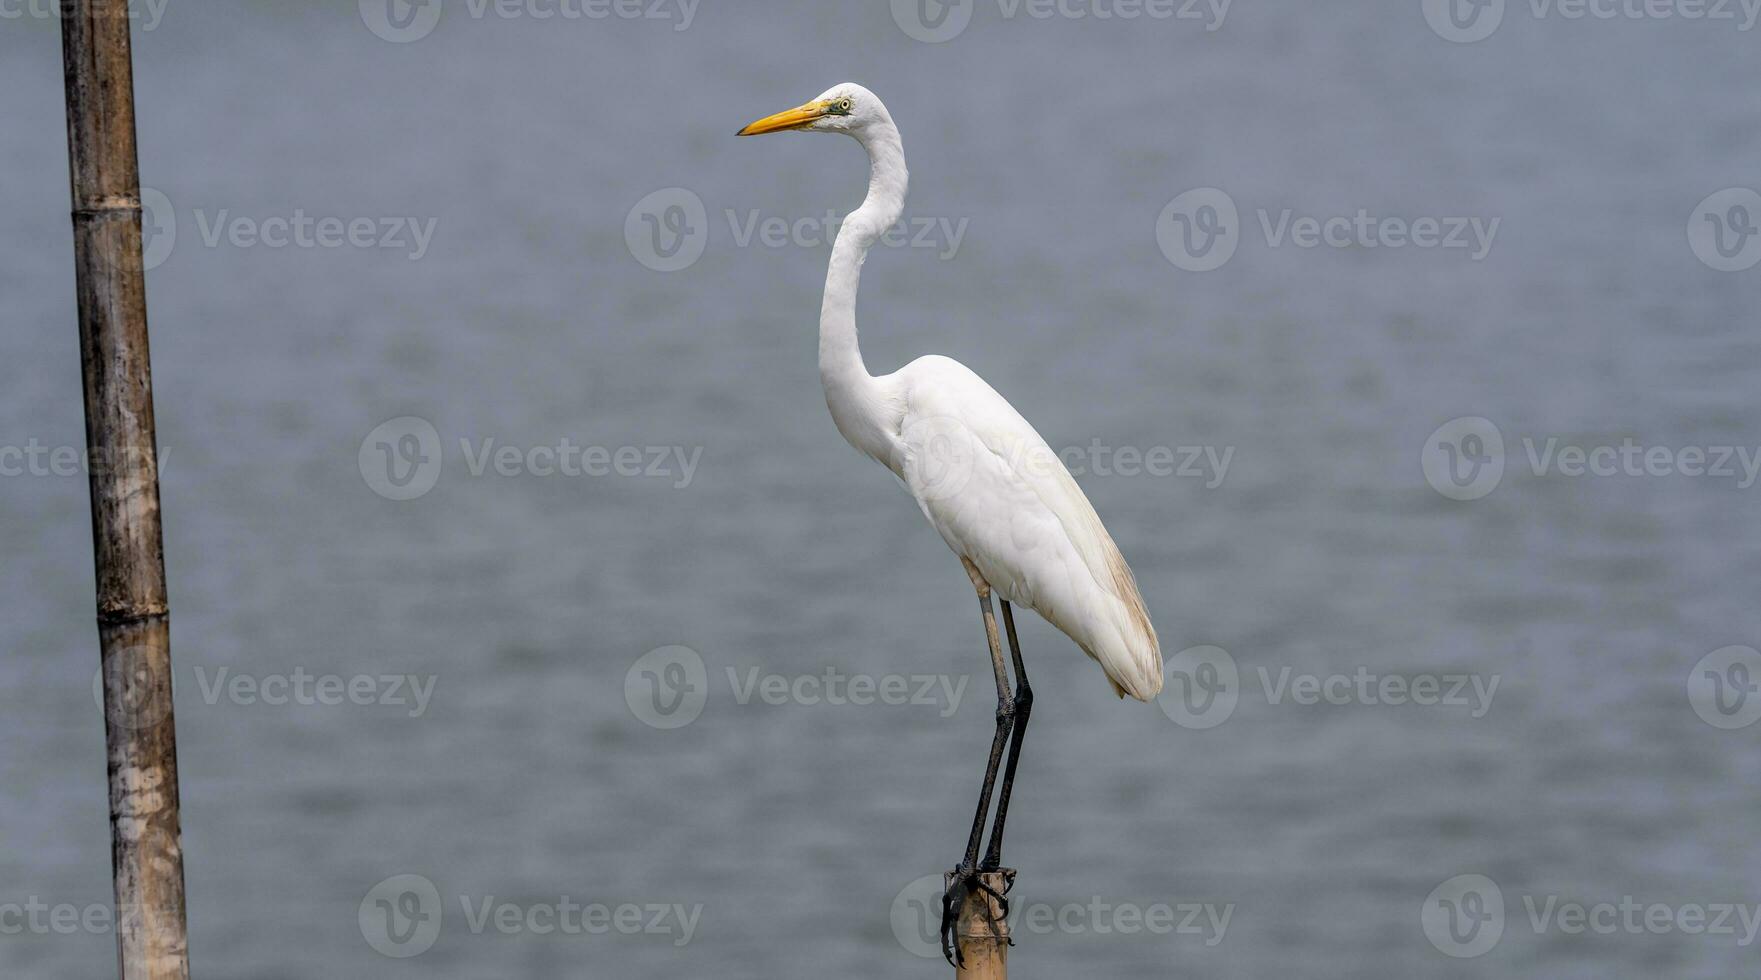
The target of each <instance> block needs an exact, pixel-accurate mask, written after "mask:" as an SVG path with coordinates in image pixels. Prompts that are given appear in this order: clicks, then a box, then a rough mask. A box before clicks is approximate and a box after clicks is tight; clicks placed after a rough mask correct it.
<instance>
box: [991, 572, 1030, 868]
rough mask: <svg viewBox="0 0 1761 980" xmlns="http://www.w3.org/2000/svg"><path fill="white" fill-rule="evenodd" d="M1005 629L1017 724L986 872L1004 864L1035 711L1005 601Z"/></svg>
mask: <svg viewBox="0 0 1761 980" xmlns="http://www.w3.org/2000/svg"><path fill="white" fill-rule="evenodd" d="M1003 629H1004V631H1005V632H1006V633H1008V635H1009V658H1010V659H1011V660H1013V661H1014V663H1015V724H1014V728H1013V737H1012V738H1011V739H1010V741H1009V762H1008V764H1007V765H1006V766H1004V768H1003V788H1002V789H1001V790H1000V791H999V792H998V794H997V821H996V823H995V824H994V825H992V827H991V846H990V847H988V848H986V849H985V855H984V864H982V865H980V867H981V868H983V869H984V870H986V871H995V870H996V869H997V868H1000V867H1002V865H1003V825H1004V824H1005V823H1006V822H1007V821H1008V819H1009V793H1010V791H1011V790H1013V789H1014V788H1015V766H1016V765H1017V764H1018V763H1020V762H1021V740H1022V739H1023V738H1025V737H1026V736H1027V719H1028V717H1029V716H1030V715H1032V714H1033V688H1032V687H1030V686H1028V683H1027V666H1026V665H1025V664H1023V663H1022V662H1021V641H1020V640H1018V639H1016V638H1015V613H1014V610H1012V609H1010V608H1009V603H1008V600H1003Z"/></svg>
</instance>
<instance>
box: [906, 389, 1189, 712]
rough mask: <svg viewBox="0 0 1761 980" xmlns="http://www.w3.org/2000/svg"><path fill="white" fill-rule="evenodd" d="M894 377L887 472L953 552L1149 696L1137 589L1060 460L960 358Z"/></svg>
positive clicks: (1150, 678) (1145, 630)
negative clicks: (895, 421) (894, 431)
mask: <svg viewBox="0 0 1761 980" xmlns="http://www.w3.org/2000/svg"><path fill="white" fill-rule="evenodd" d="M890 380H892V381H893V382H894V384H895V386H896V387H895V388H894V390H895V391H896V392H897V396H898V399H899V402H900V403H901V408H902V409H903V413H902V418H901V422H900V432H899V443H898V445H899V450H898V459H897V460H895V462H894V471H895V472H896V473H898V474H899V476H900V478H901V479H902V480H903V481H904V483H905V485H906V488H907V489H909V490H910V491H911V494H912V496H913V497H915V498H916V499H917V502H918V505H919V506H920V507H921V508H922V509H923V514H924V516H925V517H926V518H928V519H929V522H930V523H931V524H932V525H934V526H935V528H936V530H937V531H938V532H940V533H941V535H942V538H943V540H945V541H946V542H947V543H948V546H949V547H951V548H953V549H954V551H955V552H956V553H957V554H960V555H963V556H964V557H966V558H968V559H969V560H971V561H972V563H973V564H975V565H977V566H978V568H979V571H981V572H982V573H983V574H984V576H985V578H986V580H987V581H989V582H990V584H991V586H992V588H994V589H996V590H997V591H998V592H999V593H1000V594H1001V595H1002V596H1003V597H1004V598H1006V599H1008V600H1010V601H1011V602H1014V603H1017V604H1019V605H1025V606H1028V607H1029V608H1031V609H1033V610H1034V611H1036V612H1038V613H1039V614H1040V615H1041V616H1044V617H1045V618H1046V620H1047V621H1048V622H1050V623H1051V624H1052V625H1054V626H1056V627H1058V628H1059V629H1060V630H1062V631H1063V632H1064V633H1065V634H1066V635H1068V636H1069V637H1070V638H1071V639H1073V640H1075V641H1076V643H1077V645H1078V646H1080V647H1081V648H1082V649H1083V651H1084V652H1086V653H1087V654H1088V655H1089V656H1090V657H1093V658H1094V659H1095V660H1096V661H1097V662H1098V663H1099V664H1100V665H1101V667H1102V669H1104V670H1105V671H1106V673H1107V677H1108V679H1109V680H1110V681H1111V682H1112V684H1113V688H1114V690H1115V691H1116V692H1117V693H1119V694H1120V696H1121V697H1123V696H1124V695H1126V694H1130V695H1132V696H1133V697H1135V698H1137V699H1139V700H1144V701H1147V700H1149V699H1150V698H1153V697H1155V696H1156V694H1158V693H1159V692H1160V691H1161V688H1162V659H1161V652H1160V648H1159V646H1158V642H1157V640H1156V631H1155V627H1154V626H1152V625H1151V624H1150V619H1149V613H1148V612H1147V611H1146V610H1145V608H1144V604H1143V597H1142V596H1141V595H1140V594H1139V592H1138V589H1137V582H1136V580H1135V578H1134V577H1133V575H1132V574H1131V568H1130V566H1129V565H1127V564H1126V563H1125V558H1124V556H1122V555H1121V554H1120V553H1119V548H1118V546H1117V545H1116V544H1114V542H1113V538H1112V536H1111V535H1109V534H1108V533H1107V529H1106V527H1105V526H1104V525H1103V524H1102V523H1101V519H1100V517H1099V515H1097V514H1096V513H1095V510H1094V506H1093V505H1092V504H1090V503H1089V501H1088V497H1087V496H1085V495H1084V494H1083V492H1082V488H1081V487H1079V486H1077V483H1076V480H1075V478H1073V477H1072V476H1071V475H1070V471H1069V470H1068V469H1067V468H1065V466H1064V464H1063V461H1062V460H1060V459H1059V458H1058V455H1057V454H1056V453H1054V452H1053V451H1052V449H1051V448H1050V447H1049V446H1047V445H1046V442H1045V440H1044V439H1042V438H1041V437H1040V435H1039V433H1038V432H1036V431H1035V430H1034V428H1033V426H1031V425H1029V424H1028V422H1027V420H1026V419H1024V418H1022V417H1021V415H1020V413H1018V412H1016V411H1015V408H1014V407H1013V406H1012V405H1010V404H1009V402H1008V401H1007V400H1006V399H1004V398H1003V396H1002V395H1000V394H998V393H997V392H996V390H995V389H993V388H991V386H990V385H988V384H986V383H985V381H984V379H983V378H980V377H979V376H978V375H977V374H975V373H974V372H973V371H971V370H970V369H968V368H967V367H966V366H965V365H963V364H961V363H959V362H958V361H955V360H952V359H950V358H946V357H939V356H932V357H924V358H920V359H918V360H916V361H913V362H912V363H910V364H908V365H906V366H905V367H904V368H902V369H901V370H900V371H899V372H898V373H897V374H895V375H894V376H893V377H892V379H890Z"/></svg>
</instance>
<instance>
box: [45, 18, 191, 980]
mask: <svg viewBox="0 0 1761 980" xmlns="http://www.w3.org/2000/svg"><path fill="white" fill-rule="evenodd" d="M60 3H61V49H62V61H63V67H64V69H65V72H66V81H67V145H68V156H69V161H70V164H71V168H70V169H71V173H72V183H73V236H74V260H75V266H76V272H77V276H78V290H79V318H80V362H81V367H82V369H83V371H84V375H85V404H86V444H87V458H88V462H89V468H90V471H91V496H92V540H93V558H94V565H95V568H96V571H97V600H98V640H99V645H100V647H101V649H102V663H103V668H102V673H103V678H104V728H105V742H106V746H107V749H108V759H109V773H110V838H111V861H112V866H113V869H114V872H115V878H116V916H115V928H116V942H117V959H118V970H119V973H120V976H121V977H122V978H123V980H187V978H188V977H189V957H188V942H187V938H186V926H185V917H184V890H183V847H182V831H181V829H180V825H179V817H178V793H177V734H176V722H175V720H174V718H173V715H172V709H171V703H172V702H171V621H170V616H169V611H168V607H167V604H166V595H165V558H164V547H163V543H162V535H161V531H160V523H159V469H158V450H157V442H156V441H155V439H156V437H155V432H154V425H153V384H152V374H151V371H150V369H149V366H148V356H147V297H146V283H145V281H144V273H143V271H142V268H141V200H140V169H139V164H138V161H137V158H136V153H135V116H134V70H133V63H132V55H131V52H130V48H129V19H128V2H127V0H60Z"/></svg>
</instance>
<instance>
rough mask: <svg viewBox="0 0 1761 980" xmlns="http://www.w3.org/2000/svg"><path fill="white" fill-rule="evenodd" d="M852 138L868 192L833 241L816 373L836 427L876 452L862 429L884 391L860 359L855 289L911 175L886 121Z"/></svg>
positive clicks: (900, 205)
mask: <svg viewBox="0 0 1761 980" xmlns="http://www.w3.org/2000/svg"><path fill="white" fill-rule="evenodd" d="M857 139H858V140H859V141H860V142H861V143H862V146H863V148H864V149H866V150H867V151H868V164H869V177H868V197H867V198H866V199H865V200H864V201H863V202H862V206H861V207H859V208H857V209H856V210H855V211H852V212H851V213H850V214H849V216H848V217H846V218H845V219H844V223H843V226H842V227H841V228H839V229H838V239H837V241H836V242H835V243H833V245H832V259H831V265H830V267H829V268H828V269H827V270H826V277H825V301H824V303H823V305H822V306H821V307H820V311H819V376H820V381H821V382H822V383H823V384H824V385H825V396H826V405H827V407H829V408H830V409H831V412H832V420H833V421H834V422H836V423H837V426H838V431H839V432H841V433H843V435H844V438H845V439H848V440H849V441H850V442H851V443H852V444H854V445H855V446H856V447H857V448H858V449H862V450H864V451H866V452H869V453H871V454H876V455H878V454H877V452H876V450H877V448H878V447H876V446H875V445H874V444H873V437H874V436H875V435H876V433H871V432H869V431H867V430H868V429H869V428H870V427H872V426H874V425H876V424H878V422H879V418H880V413H881V411H882V410H883V408H884V406H883V405H882V404H881V403H882V401H883V400H884V396H883V393H882V392H881V391H879V385H878V384H877V383H876V381H875V379H874V377H873V376H872V375H870V374H869V373H868V368H867V367H866V366H865V365H864V364H863V363H862V348H861V346H860V345H859V344H858V343H857V339H856V289H857V287H858V286H859V285H860V284H861V281H862V263H863V260H865V259H866V258H867V257H868V250H869V249H871V248H873V247H874V243H875V242H877V241H879V240H880V237H881V236H882V235H884V234H886V232H887V229H889V228H891V227H892V226H893V225H894V223H895V222H897V221H898V220H899V216H900V215H901V214H903V213H904V212H905V192H906V189H907V187H908V185H909V182H910V176H909V174H908V172H907V171H906V169H905V146H904V143H903V142H902V141H901V140H900V138H899V130H898V127H896V126H894V125H893V123H892V121H891V120H884V119H883V120H881V121H880V122H878V123H876V124H874V125H872V126H870V127H868V128H867V129H866V130H864V131H863V132H862V133H861V135H859V136H858V137H857Z"/></svg>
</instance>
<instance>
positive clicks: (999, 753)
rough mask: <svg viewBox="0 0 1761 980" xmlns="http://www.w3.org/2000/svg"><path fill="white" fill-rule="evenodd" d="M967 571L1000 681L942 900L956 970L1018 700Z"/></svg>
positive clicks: (984, 602) (946, 942) (983, 599)
mask: <svg viewBox="0 0 1761 980" xmlns="http://www.w3.org/2000/svg"><path fill="white" fill-rule="evenodd" d="M966 570H967V574H969V575H971V576H972V582H973V585H974V586H976V587H977V588H978V607H979V611H980V612H981V613H982V614H983V615H984V635H985V640H986V642H987V643H989V645H990V651H991V671H992V672H993V673H994V674H995V675H996V679H997V731H996V734H995V735H994V736H992V738H991V755H990V759H989V760H988V761H987V762H986V764H985V770H984V788H983V789H982V790H981V791H980V793H979V797H978V812H977V813H975V814H973V817H972V834H971V835H970V836H969V837H968V838H967V840H966V855H965V860H964V861H962V862H961V863H960V866H959V867H958V868H955V869H954V871H953V875H952V879H953V880H952V883H951V884H950V885H949V887H948V890H947V892H946V893H945V894H944V895H943V896H942V953H943V955H945V956H946V957H947V958H948V962H949V963H952V964H954V965H955V966H959V962H958V960H959V944H958V943H956V942H955V941H954V928H955V925H956V923H957V920H958V918H959V914H960V906H961V903H963V902H964V901H965V899H966V894H967V893H968V892H969V891H971V890H973V889H983V890H985V891H987V892H988V891H990V889H989V888H988V887H987V886H985V884H984V883H983V882H982V881H980V880H979V878H978V847H979V844H981V843H982V842H983V840H984V824H985V817H986V816H988V815H989V813H990V805H991V794H992V792H993V791H994V790H995V789H996V785H997V770H998V769H999V768H1001V767H1002V764H1003V749H1004V747H1005V746H1006V745H1007V744H1008V741H1009V733H1010V731H1011V730H1012V729H1013V727H1014V720H1015V699H1014V698H1013V697H1011V696H1010V694H1009V668H1008V667H1007V666H1006V665H1005V664H1004V663H1003V645H1002V641H1001V640H1000V639H999V638H998V636H997V619H996V614H995V613H994V612H993V611H992V609H991V589H990V586H989V585H988V584H986V583H985V581H984V579H983V578H982V577H980V576H979V574H978V570H977V569H976V568H974V567H972V565H971V563H967V568H966ZM996 898H997V900H998V903H999V905H1000V906H1001V908H1002V909H1003V912H1004V914H1005V915H1006V914H1008V903H1007V902H1006V901H1005V900H1004V899H1003V897H1002V896H1000V895H997V896H996ZM991 928H992V929H993V930H994V929H996V928H997V926H996V923H994V922H993V923H991Z"/></svg>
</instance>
